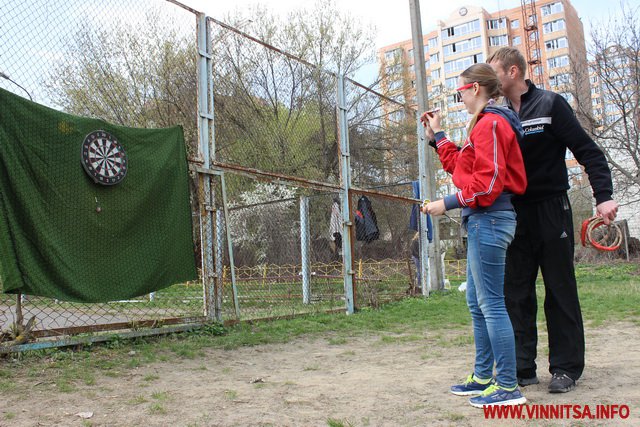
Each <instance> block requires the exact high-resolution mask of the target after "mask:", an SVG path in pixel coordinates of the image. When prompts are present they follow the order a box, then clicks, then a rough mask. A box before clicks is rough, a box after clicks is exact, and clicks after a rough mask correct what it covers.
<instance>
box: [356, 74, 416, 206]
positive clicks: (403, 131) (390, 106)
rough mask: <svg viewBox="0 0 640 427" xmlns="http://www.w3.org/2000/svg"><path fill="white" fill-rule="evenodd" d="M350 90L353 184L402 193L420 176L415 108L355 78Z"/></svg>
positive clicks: (386, 191) (409, 194)
mask: <svg viewBox="0 0 640 427" xmlns="http://www.w3.org/2000/svg"><path fill="white" fill-rule="evenodd" d="M346 92H347V100H348V108H349V114H348V117H349V145H350V154H351V168H352V181H353V185H354V186H355V187H358V188H363V189H373V190H377V191H382V192H385V193H390V194H398V195H400V194H401V192H402V189H401V188H400V187H402V186H403V185H406V184H407V183H409V182H411V181H413V180H417V179H418V142H417V137H416V117H415V114H416V113H415V110H413V109H411V108H409V107H407V106H405V105H403V104H400V103H398V102H396V101H394V100H392V99H389V98H386V97H384V96H382V95H381V94H379V93H377V92H374V91H371V90H368V89H365V88H363V87H362V86H359V85H357V84H355V83H354V82H352V81H348V82H347V84H346ZM396 186H399V187H396ZM405 193H406V192H405ZM407 195H408V197H412V196H411V193H408V194H407Z"/></svg>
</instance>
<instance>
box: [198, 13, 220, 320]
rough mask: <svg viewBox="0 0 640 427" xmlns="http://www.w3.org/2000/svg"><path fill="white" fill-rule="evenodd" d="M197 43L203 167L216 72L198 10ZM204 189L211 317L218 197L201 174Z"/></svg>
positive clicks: (209, 312) (210, 314) (212, 314)
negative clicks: (214, 230) (215, 204)
mask: <svg viewBox="0 0 640 427" xmlns="http://www.w3.org/2000/svg"><path fill="white" fill-rule="evenodd" d="M196 20H197V22H196V24H197V25H196V31H197V43H198V139H199V151H200V152H201V154H202V158H203V166H204V167H205V168H207V169H208V168H209V167H210V166H211V158H210V153H211V152H214V153H215V149H213V150H212V147H211V145H212V144H213V136H212V133H213V130H214V127H213V75H212V65H211V39H210V31H209V22H208V20H207V17H206V16H205V15H204V14H202V13H198V14H197V16H196ZM198 180H199V181H200V183H201V185H202V189H203V192H202V194H203V200H200V201H199V202H200V206H201V208H200V209H201V211H200V218H201V229H200V231H201V232H200V244H201V246H202V281H203V282H202V285H203V296H204V312H205V316H206V317H207V319H209V320H214V319H215V318H217V317H219V315H218V314H217V313H218V311H219V309H220V307H217V306H216V304H215V301H216V299H215V298H214V294H215V288H216V287H215V278H216V277H217V274H216V271H215V269H214V263H213V260H214V253H213V229H214V220H213V211H214V208H213V206H214V203H215V197H214V194H213V191H212V190H211V176H210V175H206V174H201V175H200V176H199V177H198Z"/></svg>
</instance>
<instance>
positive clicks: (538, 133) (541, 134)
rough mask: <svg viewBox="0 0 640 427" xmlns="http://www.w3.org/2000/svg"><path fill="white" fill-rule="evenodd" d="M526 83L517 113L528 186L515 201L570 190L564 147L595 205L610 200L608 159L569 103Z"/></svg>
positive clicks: (535, 198) (610, 183) (544, 197)
mask: <svg viewBox="0 0 640 427" xmlns="http://www.w3.org/2000/svg"><path fill="white" fill-rule="evenodd" d="M527 84H528V85H529V90H528V91H527V92H526V93H525V94H523V95H522V98H521V104H520V112H519V116H520V120H521V122H522V127H523V128H524V133H525V136H524V138H523V139H522V141H521V142H520V148H521V150H522V156H523V157H524V165H525V169H526V172H527V179H528V185H527V191H526V192H525V194H524V195H522V196H518V197H517V198H514V201H520V202H532V201H539V200H544V199H547V198H551V197H555V196H557V195H559V194H563V193H565V192H566V191H567V190H568V189H569V179H568V176H567V167H566V164H565V153H566V149H567V148H569V150H571V152H572V153H573V155H574V157H575V158H576V160H577V161H578V162H579V163H580V164H581V165H583V166H584V168H585V170H586V172H587V175H588V176H589V182H590V183H591V187H592V189H593V195H594V197H595V199H596V204H600V203H602V202H605V201H607V200H611V199H612V194H613V185H612V182H611V171H610V170H609V166H608V165H607V160H606V158H605V156H604V154H603V152H602V151H601V150H600V148H599V147H598V146H597V145H596V143H595V142H594V141H593V140H592V139H591V138H590V137H589V135H587V133H586V132H585V131H584V129H582V126H581V125H580V122H578V119H577V118H576V116H575V114H574V112H573V109H572V108H571V106H570V105H569V103H568V102H567V101H566V100H565V99H564V98H563V97H562V96H560V95H558V94H556V93H554V92H550V91H547V90H541V89H538V88H537V87H536V86H535V85H534V84H533V83H531V81H529V80H527ZM505 100H506V103H507V105H508V106H509V108H513V107H512V106H511V102H509V100H507V99H505Z"/></svg>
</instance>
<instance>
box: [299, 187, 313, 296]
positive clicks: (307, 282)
mask: <svg viewBox="0 0 640 427" xmlns="http://www.w3.org/2000/svg"><path fill="white" fill-rule="evenodd" d="M309 245H310V240H309V198H308V197H307V196H300V253H301V258H302V269H301V274H302V303H303V304H309V303H310V302H311V265H310V263H309V260H310V257H309V255H310V252H309Z"/></svg>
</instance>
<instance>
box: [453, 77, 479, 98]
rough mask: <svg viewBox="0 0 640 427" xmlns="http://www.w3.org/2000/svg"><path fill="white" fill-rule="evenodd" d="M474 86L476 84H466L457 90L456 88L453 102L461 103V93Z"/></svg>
mask: <svg viewBox="0 0 640 427" xmlns="http://www.w3.org/2000/svg"><path fill="white" fill-rule="evenodd" d="M474 84H476V82H472V83H467V84H466V85H464V86H460V87H459V88H457V89H456V93H455V95H454V97H455V101H456V102H462V91H464V90H467V89H471V88H472V87H473V85H474Z"/></svg>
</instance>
